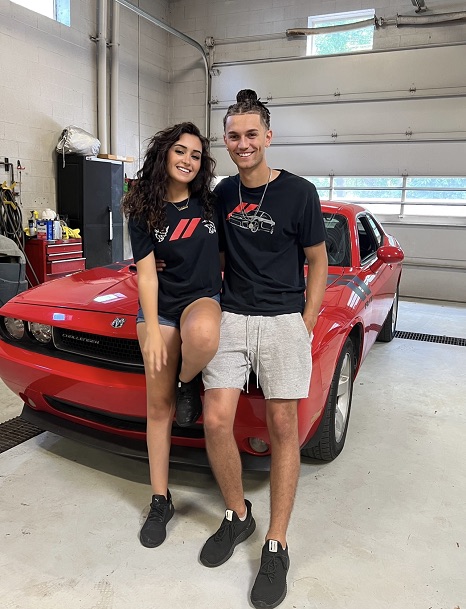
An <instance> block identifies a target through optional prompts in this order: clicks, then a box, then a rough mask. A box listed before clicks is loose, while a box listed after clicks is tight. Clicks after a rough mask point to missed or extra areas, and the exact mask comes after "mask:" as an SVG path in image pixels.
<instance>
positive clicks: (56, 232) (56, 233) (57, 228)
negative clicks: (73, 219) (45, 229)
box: [53, 214, 62, 239]
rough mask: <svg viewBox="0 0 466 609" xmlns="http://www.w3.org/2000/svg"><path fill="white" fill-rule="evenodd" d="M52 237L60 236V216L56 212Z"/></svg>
mask: <svg viewBox="0 0 466 609" xmlns="http://www.w3.org/2000/svg"><path fill="white" fill-rule="evenodd" d="M53 238H54V239H61V238H62V234H61V223H60V216H59V215H58V214H57V216H56V218H55V220H54V221H53Z"/></svg>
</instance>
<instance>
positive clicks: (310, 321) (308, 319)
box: [303, 311, 318, 335]
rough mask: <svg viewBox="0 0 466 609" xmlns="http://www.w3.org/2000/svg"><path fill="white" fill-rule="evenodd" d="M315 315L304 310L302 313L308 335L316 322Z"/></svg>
mask: <svg viewBox="0 0 466 609" xmlns="http://www.w3.org/2000/svg"><path fill="white" fill-rule="evenodd" d="M317 318H318V316H317V315H313V314H312V313H307V312H306V311H305V312H304V313H303V321H304V323H305V325H306V328H307V331H308V332H309V335H310V334H311V332H312V331H313V330H314V327H315V325H316V323H317Z"/></svg>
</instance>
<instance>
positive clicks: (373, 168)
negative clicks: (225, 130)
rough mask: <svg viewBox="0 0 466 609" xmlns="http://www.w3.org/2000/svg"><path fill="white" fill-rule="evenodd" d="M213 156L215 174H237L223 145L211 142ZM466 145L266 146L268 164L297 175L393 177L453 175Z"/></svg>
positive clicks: (460, 165) (456, 170) (461, 164)
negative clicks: (406, 175)
mask: <svg viewBox="0 0 466 609" xmlns="http://www.w3.org/2000/svg"><path fill="white" fill-rule="evenodd" d="M212 153H213V155H214V157H215V158H216V159H217V169H216V173H217V175H232V174H235V173H237V170H236V167H235V165H234V164H233V162H232V160H231V159H230V157H229V155H228V153H227V151H226V150H225V148H224V146H223V145H221V144H219V143H214V144H213V145H212ZM465 158H466V144H464V143H454V144H451V143H430V142H429V143H416V142H406V143H404V144H392V143H389V144H387V143H385V144H353V145H349V144H338V143H335V144H322V145H318V144H309V145H302V144H301V145H296V146H280V145H278V144H275V143H272V146H271V147H270V148H269V149H268V152H267V159H268V162H269V165H271V166H273V167H275V168H277V169H279V168H283V169H288V170H289V171H293V172H294V173H297V174H298V175H329V174H331V173H334V174H335V175H349V176H352V175H374V176H393V175H402V174H403V173H407V174H408V175H411V176H416V175H420V176H424V175H442V176H455V175H461V173H460V168H461V171H463V172H464V159H465Z"/></svg>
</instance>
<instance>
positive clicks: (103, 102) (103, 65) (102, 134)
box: [97, 0, 108, 154]
mask: <svg viewBox="0 0 466 609" xmlns="http://www.w3.org/2000/svg"><path fill="white" fill-rule="evenodd" d="M98 19H99V24H98V33H97V130H98V137H99V140H100V152H101V153H102V154H107V152H108V134H107V0H99V16H98Z"/></svg>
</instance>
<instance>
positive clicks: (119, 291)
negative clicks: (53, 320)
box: [6, 264, 138, 315]
mask: <svg viewBox="0 0 466 609" xmlns="http://www.w3.org/2000/svg"><path fill="white" fill-rule="evenodd" d="M137 300H138V286H137V280H136V273H135V266H134V265H127V264H126V265H123V264H121V265H114V266H113V267H98V268H95V269H90V270H88V271H83V272H82V273H75V274H74V275H69V276H68V277H63V278H61V279H59V280H57V281H49V282H47V283H43V284H41V285H40V286H37V287H35V288H31V289H30V290H27V291H26V292H22V293H21V294H19V295H18V296H16V297H15V298H14V302H16V303H17V304H24V305H36V306H52V307H54V308H55V309H56V308H57V307H64V308H66V309H85V310H87V311H99V312H105V313H118V314H125V315H136V313H137V310H138V305H137ZM6 306H8V304H7V305H6Z"/></svg>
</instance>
